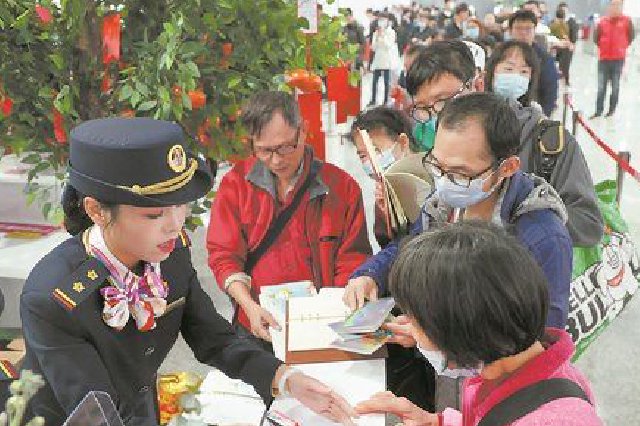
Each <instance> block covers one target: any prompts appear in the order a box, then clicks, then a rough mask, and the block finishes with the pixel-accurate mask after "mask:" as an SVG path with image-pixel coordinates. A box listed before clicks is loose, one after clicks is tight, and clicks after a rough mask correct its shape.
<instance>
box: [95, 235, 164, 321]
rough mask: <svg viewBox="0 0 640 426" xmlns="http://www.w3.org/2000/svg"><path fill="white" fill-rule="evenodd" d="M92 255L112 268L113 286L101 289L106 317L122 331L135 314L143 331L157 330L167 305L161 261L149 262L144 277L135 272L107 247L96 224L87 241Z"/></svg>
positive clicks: (135, 318) (110, 270)
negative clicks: (159, 319) (157, 318)
mask: <svg viewBox="0 0 640 426" xmlns="http://www.w3.org/2000/svg"><path fill="white" fill-rule="evenodd" d="M87 247H88V251H89V254H91V255H92V256H94V257H96V258H97V259H98V260H100V261H101V262H102V263H103V264H104V265H105V266H106V267H107V269H108V270H109V272H110V274H111V275H110V276H109V278H108V280H109V282H110V285H108V286H106V287H103V288H101V289H100V294H102V297H103V298H104V308H103V310H102V318H103V319H104V322H105V323H107V325H109V326H110V327H113V328H115V329H117V330H122V329H123V328H124V327H125V325H127V322H128V321H129V316H132V317H133V319H134V320H135V322H136V326H137V327H138V330H140V331H149V330H153V329H154V328H155V326H156V320H155V319H156V317H159V316H161V315H162V314H164V311H165V309H166V307H167V301H166V297H167V293H168V291H167V287H166V285H165V284H164V283H163V281H162V278H161V276H160V264H159V263H154V264H149V263H145V266H144V273H143V275H142V276H138V275H136V274H134V273H133V272H132V271H131V270H129V268H127V267H126V266H125V265H124V264H123V263H122V262H120V261H119V260H118V259H117V258H116V257H115V256H114V255H113V254H112V253H111V251H109V249H108V248H107V244H106V243H105V241H104V237H103V235H102V231H101V230H100V228H99V227H97V226H94V227H93V228H91V230H90V231H89V237H88V242H87Z"/></svg>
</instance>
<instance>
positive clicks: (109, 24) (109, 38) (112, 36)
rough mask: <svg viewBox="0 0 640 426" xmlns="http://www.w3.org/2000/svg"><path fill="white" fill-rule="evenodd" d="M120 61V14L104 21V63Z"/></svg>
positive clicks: (106, 17)
mask: <svg viewBox="0 0 640 426" xmlns="http://www.w3.org/2000/svg"><path fill="white" fill-rule="evenodd" d="M114 61H115V62H118V61H120V14H119V13H112V14H110V15H107V16H105V17H104V18H103V19H102V63H103V64H105V65H107V64H109V63H111V62H114Z"/></svg>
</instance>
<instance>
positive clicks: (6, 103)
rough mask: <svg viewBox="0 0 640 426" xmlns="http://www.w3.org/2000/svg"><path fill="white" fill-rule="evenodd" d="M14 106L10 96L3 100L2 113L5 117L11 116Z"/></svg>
mask: <svg viewBox="0 0 640 426" xmlns="http://www.w3.org/2000/svg"><path fill="white" fill-rule="evenodd" d="M12 108H13V100H12V99H11V98H10V97H8V96H5V98H4V100H3V101H2V115H4V116H5V117H8V116H10V115H11V109H12Z"/></svg>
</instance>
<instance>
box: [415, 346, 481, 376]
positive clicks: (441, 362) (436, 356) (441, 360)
mask: <svg viewBox="0 0 640 426" xmlns="http://www.w3.org/2000/svg"><path fill="white" fill-rule="evenodd" d="M418 350H419V351H420V353H421V354H422V356H423V357H425V359H426V360H427V361H429V364H431V366H432V367H433V369H434V370H435V372H436V374H438V375H439V376H446V377H451V378H452V379H457V378H458V377H475V376H477V375H479V374H480V369H479V368H448V367H447V360H446V358H445V356H444V354H443V353H442V352H440V351H428V350H426V349H424V348H422V347H421V346H420V345H418Z"/></svg>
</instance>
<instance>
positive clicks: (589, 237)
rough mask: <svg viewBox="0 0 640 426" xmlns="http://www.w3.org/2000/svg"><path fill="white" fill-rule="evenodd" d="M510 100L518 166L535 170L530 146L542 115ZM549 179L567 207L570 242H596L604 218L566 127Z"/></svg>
mask: <svg viewBox="0 0 640 426" xmlns="http://www.w3.org/2000/svg"><path fill="white" fill-rule="evenodd" d="M510 104H511V107H512V108H513V110H514V112H515V113H516V117H518V120H519V121H520V125H521V126H522V131H521V132H520V154H519V155H520V160H521V161H522V163H521V165H520V168H521V169H522V170H523V171H524V172H527V173H535V170H533V167H534V164H533V161H532V159H533V155H534V146H535V144H538V140H537V138H536V137H535V133H536V132H535V130H536V127H537V125H538V122H539V121H540V120H541V119H543V118H544V117H543V115H542V113H541V112H540V111H539V109H538V108H537V107H533V106H529V107H524V106H522V105H520V104H519V103H518V102H516V101H512V102H511V103H510ZM534 139H535V140H534ZM535 152H537V147H536V150H535ZM549 183H550V184H551V186H553V188H554V189H555V190H556V192H558V194H559V195H560V198H562V201H563V202H564V205H565V207H566V208H567V214H568V216H569V219H568V221H567V229H568V230H569V235H571V239H572V240H573V245H575V246H581V247H590V246H594V245H596V244H598V243H599V242H600V240H601V239H602V234H603V232H604V221H603V219H602V215H601V214H600V209H599V207H598V199H597V197H596V192H595V190H594V187H593V180H592V179H591V173H590V172H589V166H588V165H587V162H586V160H585V158H584V154H583V153H582V149H581V148H580V144H579V143H578V142H577V141H576V139H575V138H574V137H573V135H572V134H571V133H569V131H567V130H565V131H564V149H563V150H562V152H561V153H560V154H558V158H557V160H556V165H555V167H554V169H553V173H552V174H551V179H550V182H549Z"/></svg>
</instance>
